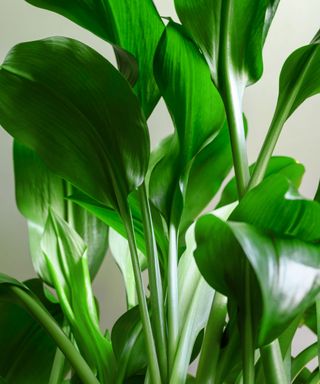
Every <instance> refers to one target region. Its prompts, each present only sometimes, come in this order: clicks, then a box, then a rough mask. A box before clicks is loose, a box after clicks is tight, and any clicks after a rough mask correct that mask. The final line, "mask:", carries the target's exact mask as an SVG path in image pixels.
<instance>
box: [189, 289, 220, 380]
mask: <svg viewBox="0 0 320 384" xmlns="http://www.w3.org/2000/svg"><path fill="white" fill-rule="evenodd" d="M226 315H227V298H226V297H225V296H223V295H221V293H219V292H215V294H214V298H213V302H212V306H211V311H210V315H209V319H208V323H207V326H206V329H205V334H204V338H203V342H202V347H201V353H200V359H199V364H198V369H197V376H196V383H197V384H215V383H217V382H216V375H217V363H218V360H219V356H220V348H221V338H222V334H223V329H224V326H225V320H226Z"/></svg>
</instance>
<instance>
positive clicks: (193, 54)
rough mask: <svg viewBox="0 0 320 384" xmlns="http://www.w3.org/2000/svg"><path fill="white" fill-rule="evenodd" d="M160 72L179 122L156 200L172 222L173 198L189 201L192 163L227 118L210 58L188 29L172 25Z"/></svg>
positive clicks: (158, 62) (158, 60)
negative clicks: (196, 44)
mask: <svg viewBox="0 0 320 384" xmlns="http://www.w3.org/2000/svg"><path fill="white" fill-rule="evenodd" d="M154 72H155V78H156V81H157V84H158V86H159V89H160V92H161V95H162V96H163V97H164V100H165V102H166V104H167V107H168V109H169V112H170V114H171V117H172V120H173V122H174V126H175V134H174V136H173V137H172V139H171V140H170V143H169V142H168V143H167V145H166V147H167V150H166V151H165V155H164V156H163V158H162V159H161V160H160V161H159V162H158V163H157V164H156V165H155V167H154V169H153V172H152V174H151V178H150V196H151V199H152V201H153V203H154V204H155V206H156V207H157V208H158V209H159V210H160V211H161V212H162V213H163V214H164V215H165V217H166V218H167V219H169V217H170V214H171V208H172V206H174V203H173V201H174V199H172V195H173V194H177V195H179V194H180V195H181V196H182V197H183V195H184V194H185V188H186V185H187V180H188V172H189V168H190V166H191V164H190V162H191V161H192V160H193V159H194V157H195V156H196V155H197V154H198V153H199V152H200V151H201V149H203V147H204V146H205V145H206V144H208V143H209V142H210V141H211V140H212V139H213V138H214V136H215V135H217V133H218V132H219V130H220V129H221V128H222V125H223V123H224V120H225V114H224V107H223V103H222V100H221V97H220V95H219V93H218V91H217V90H216V89H215V87H213V86H212V82H211V78H210V72H209V69H208V67H207V65H206V63H205V60H204V59H203V57H202V55H201V54H200V52H199V50H198V49H197V47H196V46H195V44H194V43H193V42H192V41H191V40H190V38H189V37H188V35H187V34H186V33H185V31H184V29H183V28H182V27H181V26H180V25H178V24H175V23H174V22H172V21H171V22H169V24H168V26H167V27H166V30H165V32H164V34H163V36H162V38H161V40H160V43H159V45H158V48H157V51H156V55H155V59H154ZM168 84H172V86H170V87H168ZM190 105H192V108H190ZM177 198H179V197H178V196H177ZM180 200H181V198H180ZM180 204H181V203H180ZM177 215H178V214H177Z"/></svg>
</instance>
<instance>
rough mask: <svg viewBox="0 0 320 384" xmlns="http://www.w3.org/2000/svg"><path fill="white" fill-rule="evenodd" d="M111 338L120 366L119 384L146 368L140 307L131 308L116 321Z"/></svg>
mask: <svg viewBox="0 0 320 384" xmlns="http://www.w3.org/2000/svg"><path fill="white" fill-rule="evenodd" d="M111 340H112V346H113V349H114V353H115V356H116V359H117V361H118V367H119V370H118V373H117V384H118V383H119V384H120V383H122V382H123V380H124V379H125V378H127V377H129V376H132V375H134V374H137V373H139V372H141V371H144V370H145V369H146V367H147V356H146V350H145V341H144V337H143V333H142V325H141V321H140V314H139V308H138V307H134V308H132V309H130V310H129V311H128V312H126V313H125V314H124V315H122V316H121V317H120V319H119V320H118V321H117V322H116V323H115V325H114V327H113V328H112V333H111Z"/></svg>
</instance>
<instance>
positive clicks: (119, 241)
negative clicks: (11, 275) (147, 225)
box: [109, 229, 147, 309]
mask: <svg viewBox="0 0 320 384" xmlns="http://www.w3.org/2000/svg"><path fill="white" fill-rule="evenodd" d="M109 244H110V251H111V254H112V256H113V258H114V260H115V262H116V263H117V265H118V267H119V269H120V271H121V273H122V277H123V281H124V285H125V289H126V298H127V307H128V309H130V308H132V307H135V306H136V305H138V299H137V294H136V283H135V280H134V273H133V268H132V263H131V258H130V249H129V244H128V241H127V240H126V239H125V238H124V237H122V236H121V235H120V234H119V233H118V232H117V231H115V230H113V229H110V231H109ZM139 262H140V269H141V271H143V270H145V269H146V268H147V258H146V257H145V255H144V254H143V253H142V252H139Z"/></svg>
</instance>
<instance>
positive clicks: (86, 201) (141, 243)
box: [70, 191, 168, 262]
mask: <svg viewBox="0 0 320 384" xmlns="http://www.w3.org/2000/svg"><path fill="white" fill-rule="evenodd" d="M70 200H72V201H74V202H75V203H76V204H78V205H79V206H81V207H83V208H84V209H86V210H88V212H90V213H91V214H93V215H95V216H96V217H98V218H99V219H100V220H101V221H102V222H104V223H105V224H107V225H108V226H110V227H111V228H113V229H114V230H115V231H117V232H118V233H119V234H120V235H121V236H123V237H124V238H127V232H126V230H125V227H124V224H123V222H122V219H121V216H120V215H119V213H118V212H116V211H115V210H114V209H112V208H109V207H106V206H104V205H102V204H99V203H98V202H97V201H95V200H93V199H91V198H90V197H89V196H86V195H85V194H83V193H80V192H79V191H76V193H75V194H74V195H72V196H71V197H70ZM128 202H129V206H130V211H131V212H132V217H133V223H134V230H135V236H136V241H137V247H138V249H139V250H140V251H141V252H142V253H143V254H144V255H146V246H145V236H144V232H143V223H142V218H141V212H140V209H139V206H138V201H137V196H136V194H135V193H132V194H131V195H130V196H129V199H128ZM154 225H155V234H156V239H157V244H158V246H159V248H160V250H161V253H162V256H164V255H166V254H167V248H168V244H167V240H166V238H165V236H164V233H163V230H162V228H161V223H160V222H159V220H155V221H154ZM161 261H162V262H163V261H164V260H161Z"/></svg>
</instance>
